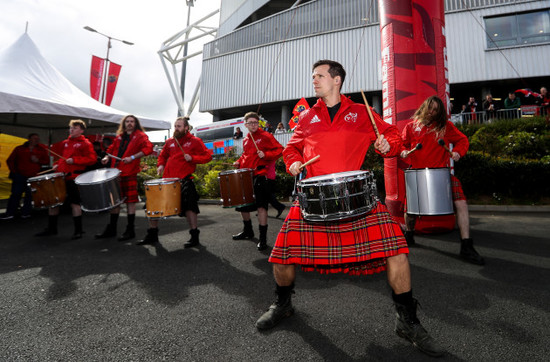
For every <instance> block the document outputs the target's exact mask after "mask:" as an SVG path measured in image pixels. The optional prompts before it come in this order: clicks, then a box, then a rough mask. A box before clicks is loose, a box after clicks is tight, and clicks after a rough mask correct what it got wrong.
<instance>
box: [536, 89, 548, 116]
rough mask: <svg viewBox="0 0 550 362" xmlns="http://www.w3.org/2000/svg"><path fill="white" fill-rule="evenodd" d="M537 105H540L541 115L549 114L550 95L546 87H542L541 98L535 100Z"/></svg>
mask: <svg viewBox="0 0 550 362" xmlns="http://www.w3.org/2000/svg"><path fill="white" fill-rule="evenodd" d="M535 103H536V105H537V106H539V107H540V115H541V116H548V114H549V112H548V111H549V110H550V96H549V95H548V90H547V89H546V87H541V89H540V95H539V98H538V99H537V100H536V101H535Z"/></svg>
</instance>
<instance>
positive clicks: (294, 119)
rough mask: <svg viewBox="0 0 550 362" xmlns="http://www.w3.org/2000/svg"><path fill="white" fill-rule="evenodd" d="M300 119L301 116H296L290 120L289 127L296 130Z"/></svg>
mask: <svg viewBox="0 0 550 362" xmlns="http://www.w3.org/2000/svg"><path fill="white" fill-rule="evenodd" d="M298 118H299V116H298V115H295V116H293V117H292V118H291V119H290V121H288V127H289V128H290V129H294V127H296V126H297V125H298Z"/></svg>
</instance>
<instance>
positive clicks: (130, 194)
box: [120, 175, 139, 203]
mask: <svg viewBox="0 0 550 362" xmlns="http://www.w3.org/2000/svg"><path fill="white" fill-rule="evenodd" d="M120 193H121V194H122V197H126V199H125V200H124V202H126V203H129V202H139V197H138V187H137V175H134V176H120Z"/></svg>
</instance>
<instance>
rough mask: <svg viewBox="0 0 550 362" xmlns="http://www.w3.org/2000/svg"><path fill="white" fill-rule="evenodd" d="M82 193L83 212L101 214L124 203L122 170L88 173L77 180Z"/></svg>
mask: <svg viewBox="0 0 550 362" xmlns="http://www.w3.org/2000/svg"><path fill="white" fill-rule="evenodd" d="M75 184H76V185H77V186H78V191H79V192H80V201H81V206H82V210H84V211H88V212H100V211H105V210H110V209H113V208H115V207H117V206H119V205H120V204H122V203H123V202H124V199H123V198H122V193H121V191H120V170H119V169H116V168H102V169H98V170H92V171H88V172H86V173H83V174H82V175H79V176H78V177H77V178H76V179H75Z"/></svg>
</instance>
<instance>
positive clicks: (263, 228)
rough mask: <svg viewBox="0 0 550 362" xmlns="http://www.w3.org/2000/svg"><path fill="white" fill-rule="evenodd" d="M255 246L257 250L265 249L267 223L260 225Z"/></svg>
mask: <svg viewBox="0 0 550 362" xmlns="http://www.w3.org/2000/svg"><path fill="white" fill-rule="evenodd" d="M257 247H258V250H259V251H262V250H265V249H267V225H260V242H259V243H258V245H257Z"/></svg>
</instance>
